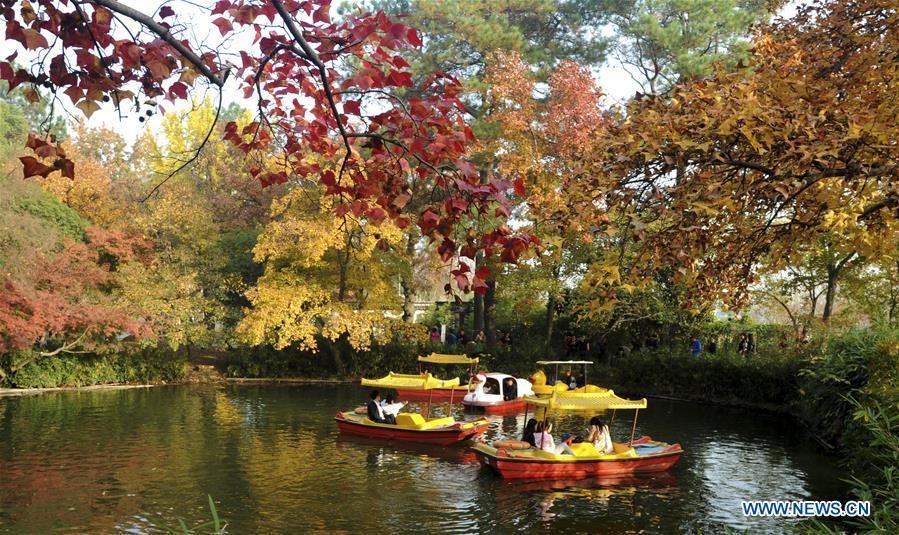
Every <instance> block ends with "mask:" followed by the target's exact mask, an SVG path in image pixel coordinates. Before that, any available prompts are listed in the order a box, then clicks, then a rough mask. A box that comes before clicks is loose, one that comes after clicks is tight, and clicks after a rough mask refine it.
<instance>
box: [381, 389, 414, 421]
mask: <svg viewBox="0 0 899 535" xmlns="http://www.w3.org/2000/svg"><path fill="white" fill-rule="evenodd" d="M407 403H409V402H408V401H397V399H396V397H395V396H394V395H393V394H387V399H385V400H384V401H383V402H381V409H382V410H383V411H384V417H385V418H387V419H388V420H391V419H392V420H393V422H396V415H397V414H399V412H400V410H401V409H402V408H403V407H405V406H406V404H407ZM393 422H391V423H393Z"/></svg>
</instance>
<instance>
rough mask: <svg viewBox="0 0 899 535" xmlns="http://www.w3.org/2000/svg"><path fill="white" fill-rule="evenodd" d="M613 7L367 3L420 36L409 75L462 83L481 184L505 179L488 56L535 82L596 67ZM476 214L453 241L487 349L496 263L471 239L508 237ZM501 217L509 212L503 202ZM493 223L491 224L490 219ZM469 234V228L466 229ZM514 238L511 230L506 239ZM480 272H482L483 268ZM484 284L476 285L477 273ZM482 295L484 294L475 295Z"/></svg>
mask: <svg viewBox="0 0 899 535" xmlns="http://www.w3.org/2000/svg"><path fill="white" fill-rule="evenodd" d="M610 3H611V2H609V1H607V0H590V1H569V0H526V1H523V2H522V1H507V0H491V1H489V2H483V1H476V0H452V1H448V2H447V1H435V0H416V1H405V0H397V1H393V0H387V1H375V2H372V4H373V5H374V6H376V7H379V8H384V9H386V10H387V11H390V12H392V13H397V14H398V13H409V20H410V23H411V24H413V25H415V26H416V27H418V28H419V29H420V30H421V31H422V34H423V39H422V40H423V46H422V48H421V49H420V50H419V51H418V52H417V53H415V54H411V55H410V63H411V64H412V72H413V75H414V76H415V77H425V76H428V75H429V74H430V73H431V72H433V71H435V70H437V71H441V72H448V73H450V74H452V75H453V76H455V77H457V78H458V79H459V80H461V82H462V86H461V92H460V99H461V100H462V101H463V102H464V103H465V105H466V114H467V118H468V121H469V122H470V124H471V125H472V130H473V131H474V132H475V133H476V134H477V136H478V138H479V139H480V140H481V143H480V144H479V145H477V146H476V147H473V148H472V150H471V151H470V157H471V160H472V162H474V163H475V164H476V165H477V167H478V171H479V174H480V177H481V180H482V181H483V182H484V183H490V182H492V181H493V180H496V179H503V178H506V177H505V176H504V175H503V174H502V173H501V172H500V169H499V168H500V162H501V160H502V159H503V158H505V157H506V156H508V154H507V153H497V152H495V151H492V150H490V149H491V148H492V147H495V146H496V144H495V143H493V141H494V140H495V139H497V138H500V137H502V136H503V132H502V130H501V128H502V127H501V125H500V123H499V122H497V121H492V120H490V116H491V114H492V113H493V104H492V102H493V101H492V100H491V97H490V91H491V88H492V84H491V82H490V81H489V79H488V78H489V76H490V75H489V71H490V70H491V69H492V68H495V67H497V66H496V65H494V58H495V56H494V51H496V50H501V51H506V52H510V53H515V54H517V55H518V57H519V58H520V59H521V61H522V62H524V63H525V64H526V65H527V66H528V68H529V69H531V70H532V71H533V72H534V77H535V78H536V80H538V81H540V82H545V81H546V80H547V78H548V77H549V75H550V73H552V72H553V69H555V68H556V67H557V66H558V64H559V62H561V61H564V60H568V61H576V62H579V63H581V64H583V65H585V66H588V67H591V66H598V65H599V63H600V62H601V61H602V60H603V59H604V57H605V54H606V51H607V48H608V38H606V37H605V36H603V34H602V33H601V32H599V31H596V29H597V28H598V27H599V26H600V25H601V24H602V23H603V22H604V21H605V20H606V18H607V13H608V9H606V6H607V5H608V4H610ZM487 208H488V209H487V210H485V211H479V212H478V216H479V217H480V219H478V218H471V217H469V218H466V221H468V224H466V225H464V226H463V228H462V229H461V232H460V233H459V236H460V237H459V239H458V240H456V241H457V242H459V245H460V246H461V247H460V248H459V249H458V251H459V252H460V254H461V255H462V256H465V255H467V254H470V253H475V265H474V266H473V268H474V269H473V270H472V271H473V277H472V279H473V281H472V282H474V283H476V284H473V286H474V288H475V290H476V293H475V295H474V296H473V301H472V304H473V309H474V310H473V312H474V313H473V320H474V324H473V331H475V332H478V331H482V330H486V335H487V340H488V343H489V344H491V345H492V344H493V343H494V342H495V338H496V336H495V327H494V326H495V321H496V318H495V314H494V311H495V309H496V305H495V303H494V302H493V300H494V298H495V295H496V284H497V281H496V278H495V277H491V276H490V273H491V272H498V271H499V270H500V268H499V267H497V266H496V265H495V264H496V261H495V260H491V259H490V258H488V256H490V255H489V254H477V251H478V250H479V247H478V245H477V239H476V238H477V235H478V234H479V233H481V232H484V231H489V232H493V233H497V232H500V233H509V229H508V227H504V226H503V225H502V220H503V216H499V217H498V216H497V215H496V213H495V211H494V207H487ZM499 210H500V211H501V212H511V209H508V210H507V209H506V207H504V206H503V205H500V206H499ZM490 219H493V221H490ZM469 229H471V230H469ZM513 236H514V233H510V238H512V237H513ZM526 245H532V244H526V243H523V242H520V241H517V240H514V239H511V240H510V241H509V242H507V246H506V247H505V249H504V250H503V251H504V252H505V258H503V259H502V260H501V261H506V262H507V261H508V260H509V259H510V258H516V257H517V255H518V254H520V253H521V252H523V251H524V250H526V249H527V247H525V246H526ZM463 265H464V266H467V264H460V265H459V266H460V267H459V268H458V269H455V270H452V271H455V273H453V272H452V271H451V275H452V276H453V277H454V278H456V279H460V278H464V277H470V276H471V274H467V273H461V272H460V270H461V269H464V268H462V267H461V266H463ZM482 268H483V269H482ZM482 275H483V276H487V277H488V279H486V280H482V279H481V276H482ZM482 293H483V294H484V295H483V297H482V295H481V294H482Z"/></svg>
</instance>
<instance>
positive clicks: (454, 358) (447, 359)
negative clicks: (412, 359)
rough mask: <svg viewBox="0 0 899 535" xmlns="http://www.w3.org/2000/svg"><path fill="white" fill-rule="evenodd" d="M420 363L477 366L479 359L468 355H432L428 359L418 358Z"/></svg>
mask: <svg viewBox="0 0 899 535" xmlns="http://www.w3.org/2000/svg"><path fill="white" fill-rule="evenodd" d="M418 362H427V363H429V364H477V363H478V358H477V357H469V356H467V355H443V354H440V353H431V354H430V355H428V356H427V357H418Z"/></svg>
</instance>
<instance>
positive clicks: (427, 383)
mask: <svg viewBox="0 0 899 535" xmlns="http://www.w3.org/2000/svg"><path fill="white" fill-rule="evenodd" d="M362 386H372V387H377V388H395V389H400V388H401V389H404V390H431V389H432V388H451V387H454V386H459V378H458V377H456V378H455V379H447V380H441V379H437V378H435V377H434V376H433V375H431V374H430V373H428V374H425V375H419V374H417V373H415V374H404V373H393V372H390V373H389V374H388V375H387V376H386V377H381V378H380V379H362Z"/></svg>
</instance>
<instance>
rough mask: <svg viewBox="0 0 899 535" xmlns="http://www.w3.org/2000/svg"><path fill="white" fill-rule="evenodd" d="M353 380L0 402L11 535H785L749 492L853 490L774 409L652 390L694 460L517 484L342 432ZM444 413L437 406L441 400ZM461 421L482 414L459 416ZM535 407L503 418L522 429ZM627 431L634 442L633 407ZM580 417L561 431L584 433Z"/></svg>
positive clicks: (649, 417)
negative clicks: (212, 531)
mask: <svg viewBox="0 0 899 535" xmlns="http://www.w3.org/2000/svg"><path fill="white" fill-rule="evenodd" d="M365 394H366V392H365V391H364V390H363V389H361V388H359V387H355V386H349V385H339V386H317V385H316V386H309V385H264V386H261V385H253V386H236V385H235V386H232V385H228V386H219V387H213V386H163V387H156V388H146V389H143V388H139V389H128V390H105V391H102V390H101V391H81V392H60V393H51V394H44V395H39V396H22V397H7V398H0V533H49V532H60V533H69V532H77V533H122V532H127V533H153V532H159V531H164V530H165V529H167V528H171V529H173V530H174V529H177V527H178V526H179V523H178V522H179V518H180V519H183V520H184V521H185V522H186V523H187V524H188V525H196V524H199V523H202V522H205V521H208V520H209V519H210V518H211V517H210V514H209V510H208V503H207V500H208V498H207V495H211V496H212V497H213V498H214V500H215V502H216V504H217V508H218V511H219V514H220V516H222V517H223V518H224V519H225V520H226V521H227V522H228V532H229V533H236V534H243V533H274V532H282V533H303V532H321V531H325V530H328V531H331V532H337V533H340V532H347V533H350V532H352V533H360V532H368V533H379V532H387V531H390V532H399V533H407V532H425V531H427V532H432V533H474V532H484V533H487V532H502V533H507V532H552V533H577V532H582V533H583V532H590V533H697V532H698V531H700V530H701V531H702V532H703V533H715V532H721V531H723V530H724V529H725V526H729V527H732V528H735V529H737V530H741V531H742V530H744V529H749V530H750V531H751V532H752V533H779V532H783V531H785V530H786V529H787V528H788V526H789V524H787V523H786V521H784V520H776V519H747V518H744V517H743V516H742V514H741V512H740V500H741V499H845V498H846V496H845V486H844V484H843V483H841V482H840V478H841V477H842V476H843V474H842V473H841V472H840V471H839V470H838V468H837V460H836V459H835V458H833V457H831V456H827V455H825V454H823V453H822V452H821V451H819V450H818V449H817V448H816V446H815V444H814V443H813V442H812V441H811V439H810V438H808V437H807V436H806V435H805V434H804V433H803V432H802V431H801V430H800V429H798V426H797V425H796V423H795V422H793V421H791V420H789V419H787V418H784V417H781V416H777V415H772V414H766V413H759V412H754V411H748V410H742V409H731V408H723V407H711V406H704V405H700V404H693V403H681V402H671V401H661V400H650V401H649V409H648V410H646V411H641V413H640V418H639V420H638V425H637V433H638V436H639V435H640V434H649V435H651V436H653V437H654V438H657V439H660V440H665V441H668V442H675V441H676V442H680V443H681V444H682V445H683V447H684V450H685V454H684V455H683V457H682V458H681V460H680V462H679V463H678V464H677V465H675V467H674V468H673V469H672V470H671V471H670V472H669V473H665V474H661V475H656V476H653V477H641V478H621V479H617V480H606V481H603V480H584V481H578V482H567V483H566V482H560V483H547V482H539V483H530V482H525V483H522V482H509V481H503V480H501V479H499V478H498V477H496V476H494V475H493V474H492V473H491V472H489V471H488V470H487V469H482V468H481V467H480V466H479V465H478V464H477V463H476V461H475V459H474V457H473V455H471V454H470V453H469V452H468V451H467V449H466V448H465V447H464V446H456V447H449V448H441V447H432V446H415V445H408V444H402V443H379V442H372V441H370V440H365V439H359V438H351V437H344V436H341V435H339V434H338V432H337V427H336V425H335V424H334V421H333V417H334V414H335V412H336V411H337V410H346V409H350V408H353V407H355V406H357V405H359V404H360V403H361V402H362V401H363V400H364V399H365ZM435 412H438V411H435ZM455 416H456V417H457V418H460V417H470V416H467V415H465V414H463V413H462V411H461V410H458V408H457V410H456V414H455ZM523 418H524V415H523V414H519V415H511V416H496V417H490V420H491V426H490V430H489V431H488V433H487V437H488V438H495V437H499V436H509V437H517V436H518V435H519V434H520V432H521V429H522V425H523ZM618 418H619V419H618V420H616V422H615V426H614V429H613V434H614V435H615V436H616V440H626V438H627V435H629V433H630V422H629V421H626V420H625V418H622V417H621V415H619V417H618ZM583 425H584V418H583V417H582V416H570V417H565V418H562V419H559V420H557V422H556V426H555V427H556V432H557V433H563V432H566V431H574V432H582V431H580V429H581V428H582V427H583Z"/></svg>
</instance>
